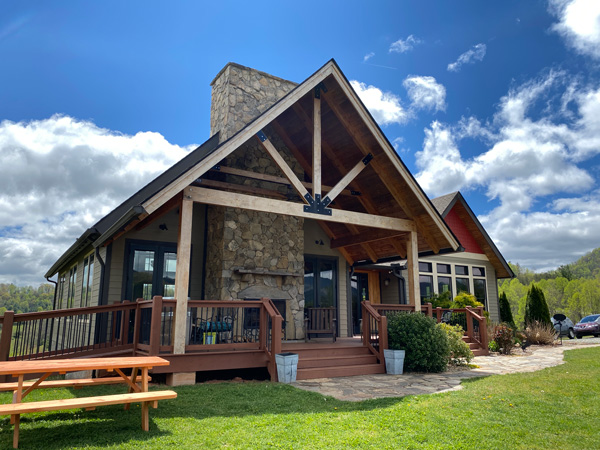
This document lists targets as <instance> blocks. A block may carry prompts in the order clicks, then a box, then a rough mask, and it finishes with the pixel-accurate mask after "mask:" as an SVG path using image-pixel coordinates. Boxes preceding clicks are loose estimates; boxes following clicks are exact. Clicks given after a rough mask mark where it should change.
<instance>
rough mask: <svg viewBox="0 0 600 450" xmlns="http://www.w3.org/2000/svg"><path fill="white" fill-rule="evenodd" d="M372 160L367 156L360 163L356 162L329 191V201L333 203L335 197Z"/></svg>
mask: <svg viewBox="0 0 600 450" xmlns="http://www.w3.org/2000/svg"><path fill="white" fill-rule="evenodd" d="M369 162H370V158H369V157H368V156H365V157H364V158H363V159H362V160H361V161H360V162H359V163H358V164H356V165H355V166H354V167H353V168H352V169H351V170H350V172H348V173H347V174H346V175H344V177H343V178H342V179H341V180H340V181H338V183H337V184H336V185H335V186H334V187H333V188H332V189H331V190H330V191H329V192H328V193H327V200H328V203H331V202H332V201H333V200H335V198H336V197H337V196H338V195H339V194H340V193H341V192H342V191H343V190H344V188H345V187H346V186H348V185H349V184H350V182H351V181H352V180H354V179H355V178H356V177H357V176H358V174H359V173H361V172H362V171H363V169H364V168H365V167H367V165H368V164H369Z"/></svg>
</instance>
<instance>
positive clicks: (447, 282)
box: [437, 277, 452, 298]
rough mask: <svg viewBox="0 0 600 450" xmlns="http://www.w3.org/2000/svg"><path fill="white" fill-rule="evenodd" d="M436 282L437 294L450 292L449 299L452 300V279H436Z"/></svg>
mask: <svg viewBox="0 0 600 450" xmlns="http://www.w3.org/2000/svg"><path fill="white" fill-rule="evenodd" d="M437 280H438V294H443V293H444V292H450V297H451V298H452V278H450V277H437Z"/></svg>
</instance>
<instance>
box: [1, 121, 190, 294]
mask: <svg viewBox="0 0 600 450" xmlns="http://www.w3.org/2000/svg"><path fill="white" fill-rule="evenodd" d="M190 150H191V147H189V148H181V147H179V146H177V145H172V144H170V143H169V142H167V141H166V140H165V138H164V137H163V136H161V135H160V134H159V133H153V132H139V133H137V134H136V135H134V136H130V135H125V134H121V133H118V132H115V131H111V130H107V129H104V128H100V127H98V126H96V125H95V124H93V123H91V122H89V121H80V120H77V119H74V118H72V117H67V116H58V115H56V116H53V117H51V118H49V119H45V120H38V121H32V122H28V123H25V122H19V123H13V122H10V121H3V122H1V123H0V224H1V225H0V236H2V239H0V282H18V283H19V284H24V283H27V284H29V283H31V284H37V283H39V282H41V281H43V278H42V276H43V274H44V273H45V272H46V270H47V269H48V268H49V267H50V265H51V264H52V263H53V262H54V261H55V260H56V259H57V258H58V257H59V256H60V255H61V254H62V253H63V252H64V251H65V250H66V249H67V248H68V247H69V246H70V245H71V244H72V243H73V241H74V240H75V239H76V238H78V237H79V236H80V235H81V233H82V232H83V231H84V230H85V229H87V228H88V227H90V226H92V225H93V224H94V223H95V222H96V221H97V220H98V219H100V218H101V217H103V216H104V215H105V214H107V213H108V212H110V210H111V209H112V208H114V207H115V206H117V205H118V204H119V203H120V202H122V201H123V200H125V199H126V198H127V197H129V196H130V195H131V194H133V193H134V192H136V191H137V190H138V189H140V188H141V187H142V186H144V185H145V184H146V183H147V182H149V181H150V180H152V179H153V178H154V177H155V176H157V175H158V174H160V173H161V172H163V171H164V170H165V169H166V168H168V167H170V166H171V165H172V164H173V163H174V162H176V161H178V160H179V159H181V158H182V157H183V156H185V154H186V153H187V152H189V151H190Z"/></svg>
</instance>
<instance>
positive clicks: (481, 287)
mask: <svg viewBox="0 0 600 450" xmlns="http://www.w3.org/2000/svg"><path fill="white" fill-rule="evenodd" d="M473 290H474V291H475V292H474V293H473V294H475V298H476V299H477V301H478V302H480V303H481V304H483V305H485V304H486V303H485V301H486V295H485V280H484V279H482V278H475V279H473Z"/></svg>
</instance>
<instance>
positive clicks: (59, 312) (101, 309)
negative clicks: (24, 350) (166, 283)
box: [5, 302, 137, 323]
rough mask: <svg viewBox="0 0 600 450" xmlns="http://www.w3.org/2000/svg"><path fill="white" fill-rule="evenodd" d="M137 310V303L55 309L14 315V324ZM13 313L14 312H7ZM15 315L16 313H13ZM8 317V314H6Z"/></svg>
mask: <svg viewBox="0 0 600 450" xmlns="http://www.w3.org/2000/svg"><path fill="white" fill-rule="evenodd" d="M135 308H137V305H136V304H135V303H131V302H127V303H115V304H112V305H101V306H87V307H84V308H71V309H55V310H53V311H39V312H28V313H21V314H15V315H14V323H18V322H28V321H31V320H39V319H50V318H53V317H67V316H78V315H82V314H101V313H106V312H111V311H126V310H131V309H135ZM6 312H7V313H8V312H12V311H6ZM13 314H14V313H13ZM5 315H6V313H5Z"/></svg>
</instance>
